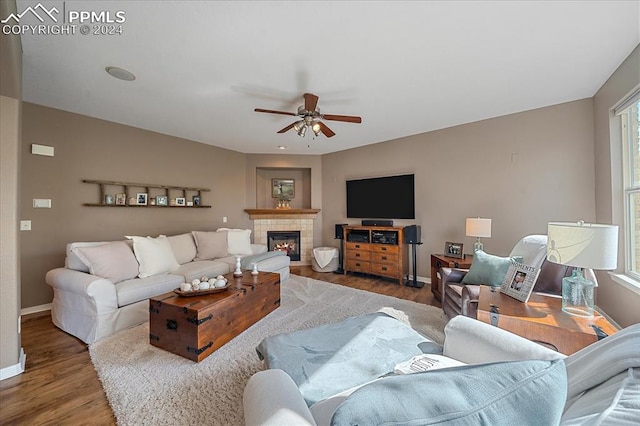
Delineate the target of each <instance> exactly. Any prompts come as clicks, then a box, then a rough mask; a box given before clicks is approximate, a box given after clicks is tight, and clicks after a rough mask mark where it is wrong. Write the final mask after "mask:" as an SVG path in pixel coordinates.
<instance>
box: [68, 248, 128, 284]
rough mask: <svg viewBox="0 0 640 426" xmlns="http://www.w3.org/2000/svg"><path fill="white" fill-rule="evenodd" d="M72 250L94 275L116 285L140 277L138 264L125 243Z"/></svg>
mask: <svg viewBox="0 0 640 426" xmlns="http://www.w3.org/2000/svg"><path fill="white" fill-rule="evenodd" d="M71 250H72V252H73V253H74V254H75V255H76V256H78V258H79V259H80V260H82V261H83V262H84V263H85V264H86V265H87V266H88V267H89V272H90V273H91V274H92V275H95V276H97V277H102V278H106V279H108V280H110V281H111V282H112V283H114V284H116V283H119V282H120V281H124V280H129V279H131V278H135V277H136V276H137V275H138V262H137V261H136V258H135V256H134V255H133V252H132V251H131V247H129V245H128V244H127V243H125V242H124V241H116V242H113V243H106V244H102V245H99V246H93V247H74V248H73V249H71Z"/></svg>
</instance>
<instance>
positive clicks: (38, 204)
mask: <svg viewBox="0 0 640 426" xmlns="http://www.w3.org/2000/svg"><path fill="white" fill-rule="evenodd" d="M33 208H34V209H50V208H51V199H50V198H34V199H33Z"/></svg>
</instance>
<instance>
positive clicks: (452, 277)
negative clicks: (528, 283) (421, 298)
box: [440, 235, 593, 318]
mask: <svg viewBox="0 0 640 426" xmlns="http://www.w3.org/2000/svg"><path fill="white" fill-rule="evenodd" d="M546 254H547V236H546V235H528V236H526V237H524V238H523V239H522V240H520V241H518V243H517V244H516V245H515V247H514V248H513V250H511V253H510V254H509V257H521V258H522V263H524V264H526V265H532V266H536V267H538V268H540V275H539V276H538V280H537V281H536V284H535V286H534V288H533V291H535V292H539V293H546V294H555V295H561V294H562V279H563V278H564V277H567V276H569V275H571V273H572V272H573V269H574V268H572V267H568V266H563V265H558V264H555V263H552V262H547V261H546ZM467 272H468V269H455V268H442V269H441V270H440V275H441V279H442V290H443V291H442V309H443V310H444V313H445V314H446V315H447V316H448V317H449V318H453V317H454V316H456V315H464V316H467V317H471V318H476V317H477V308H478V296H479V294H480V287H479V286H478V285H471V284H467V285H465V284H462V283H461V281H462V279H463V278H464V276H465V275H466V273H467ZM587 272H591V274H592V271H587ZM592 275H593V274H592Z"/></svg>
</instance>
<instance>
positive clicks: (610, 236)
mask: <svg viewBox="0 0 640 426" xmlns="http://www.w3.org/2000/svg"><path fill="white" fill-rule="evenodd" d="M547 236H548V240H547V260H549V261H550V262H553V263H559V264H561V265H567V266H573V267H578V268H591V269H616V267H617V266H618V227H617V226H616V225H597V224H593V223H584V222H577V223H571V222H550V223H549V226H548V230H547Z"/></svg>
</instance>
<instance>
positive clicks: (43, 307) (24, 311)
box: [20, 303, 51, 315]
mask: <svg viewBox="0 0 640 426" xmlns="http://www.w3.org/2000/svg"><path fill="white" fill-rule="evenodd" d="M50 310H51V303H47V304H45V305H38V306H31V307H29V308H24V309H20V315H29V314H35V313H38V312H44V311H50Z"/></svg>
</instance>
